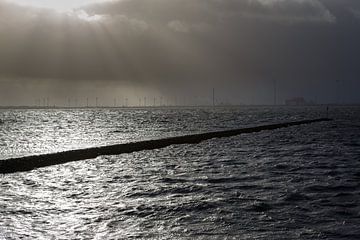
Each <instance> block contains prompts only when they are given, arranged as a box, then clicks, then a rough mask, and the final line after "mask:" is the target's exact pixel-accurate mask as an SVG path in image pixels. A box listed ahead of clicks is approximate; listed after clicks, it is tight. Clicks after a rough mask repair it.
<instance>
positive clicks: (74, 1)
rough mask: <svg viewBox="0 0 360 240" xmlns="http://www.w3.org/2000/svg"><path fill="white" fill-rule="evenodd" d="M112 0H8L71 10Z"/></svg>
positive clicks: (31, 5)
mask: <svg viewBox="0 0 360 240" xmlns="http://www.w3.org/2000/svg"><path fill="white" fill-rule="evenodd" d="M108 1H111V0H8V2H13V3H16V4H19V5H22V6H30V7H37V8H50V9H55V10H57V11H62V12H63V11H71V10H74V9H77V8H79V7H81V6H85V5H88V4H92V3H97V2H108Z"/></svg>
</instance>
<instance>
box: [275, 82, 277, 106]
mask: <svg viewBox="0 0 360 240" xmlns="http://www.w3.org/2000/svg"><path fill="white" fill-rule="evenodd" d="M276 105H277V80H276V79H275V80H274V106H276Z"/></svg>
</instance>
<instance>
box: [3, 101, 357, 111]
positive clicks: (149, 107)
mask: <svg viewBox="0 0 360 240" xmlns="http://www.w3.org/2000/svg"><path fill="white" fill-rule="evenodd" d="M324 106H329V107H359V106H360V103H354V104H316V105H285V104H283V105H217V106H210V105H187V106H129V107H125V106H119V107H111V106H97V107H95V106H94V107H86V106H85V107H84V106H79V107H66V106H49V107H36V106H0V109H1V110H11V109H14V110H16V109H20V110H21V109H23V110H27V109H29V110H51V109H54V110H58V109H65V110H67V109H68V110H70V109H83V110H86V109H179V108H239V107H289V108H297V107H324Z"/></svg>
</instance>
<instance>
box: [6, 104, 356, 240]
mask: <svg viewBox="0 0 360 240" xmlns="http://www.w3.org/2000/svg"><path fill="white" fill-rule="evenodd" d="M324 116H325V109H324V107H294V108H290V107H276V108H271V107H238V108H216V109H211V108H199V109H194V108H192V109H176V108H174V109H157V110H149V109H128V110H121V109H119V110H105V109H92V110H1V111H0V119H1V123H0V133H1V134H0V136H1V137H0V138H1V142H0V144H1V145H0V151H1V154H0V157H1V159H6V158H10V157H18V156H25V155H33V154H41V153H48V152H56V151H62V150H68V149H77V148H83V147H90V146H101V145H107V144H113V143H121V142H129V141H135V140H144V139H157V138H160V137H165V136H174V135H184V134H189V133H198V132H205V131H214V130H223V129H234V128H240V127H246V126H254V125H261V124H268V123H274V122H285V121H295V120H302V119H311V118H317V117H324ZM330 117H332V118H334V119H335V120H334V121H332V122H323V123H315V124H311V125H302V126H296V127H290V128H285V129H279V130H274V131H263V132H260V133H253V134H243V135H240V136H237V137H232V138H224V139H213V140H209V141H206V142H203V143H201V144H198V145H178V146H171V147H167V148H164V149H158V150H153V151H143V152H137V153H132V154H123V155H119V156H103V157H98V158H97V159H93V160H86V161H80V162H75V163H68V164H65V165H59V166H52V167H47V168H43V169H38V170H34V171H31V172H26V173H16V174H10V175H2V176H1V183H0V190H1V195H0V216H1V218H0V239H2V238H5V239H19V238H24V239H50V238H52V237H54V238H61V239H75V238H78V239H123V238H140V239H142V238H146V239H358V238H359V237H360V231H359V227H358V226H359V225H360V200H359V199H360V184H359V180H360V175H359V171H358V170H359V167H360V162H359V159H360V108H359V107H332V108H330Z"/></svg>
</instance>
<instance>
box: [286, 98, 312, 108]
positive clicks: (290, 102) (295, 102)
mask: <svg viewBox="0 0 360 240" xmlns="http://www.w3.org/2000/svg"><path fill="white" fill-rule="evenodd" d="M285 105H287V106H305V105H309V103H308V102H307V101H306V100H305V99H304V98H303V97H296V98H290V99H287V100H286V101H285Z"/></svg>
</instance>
